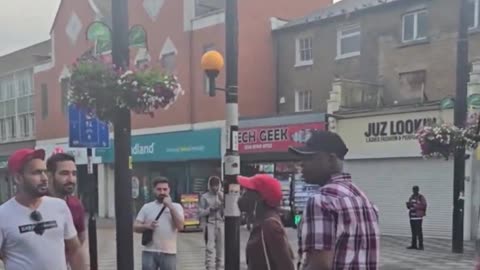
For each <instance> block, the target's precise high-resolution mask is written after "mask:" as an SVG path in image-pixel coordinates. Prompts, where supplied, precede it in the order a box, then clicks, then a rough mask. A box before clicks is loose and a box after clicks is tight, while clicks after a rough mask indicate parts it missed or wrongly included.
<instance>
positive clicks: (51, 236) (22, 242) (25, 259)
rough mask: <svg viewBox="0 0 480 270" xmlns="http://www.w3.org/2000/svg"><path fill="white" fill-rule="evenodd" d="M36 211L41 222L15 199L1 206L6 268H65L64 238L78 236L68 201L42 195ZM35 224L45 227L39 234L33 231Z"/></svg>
mask: <svg viewBox="0 0 480 270" xmlns="http://www.w3.org/2000/svg"><path fill="white" fill-rule="evenodd" d="M37 211H38V212H39V213H40V214H41V216H42V220H41V221H40V222H36V221H33V220H32V219H31V218H30V215H31V213H32V212H33V210H31V209H29V208H28V207H25V206H23V205H21V204H19V203H18V202H17V200H16V199H15V198H12V199H10V200H9V201H7V202H6V203H4V204H3V205H0V253H1V254H2V255H3V261H4V263H5V268H6V270H25V269H35V270H67V260H66V257H65V240H70V239H73V238H74V237H76V236H77V231H76V230H75V226H74V225H73V218H72V214H71V213H70V210H69V209H68V206H67V204H66V203H65V201H63V200H61V199H57V198H52V197H47V196H45V197H43V198H42V201H41V203H40V205H39V207H38V209H37ZM38 223H40V224H42V226H43V228H44V232H43V234H41V235H39V234H37V233H35V231H34V229H35V226H36V225H37V224H38Z"/></svg>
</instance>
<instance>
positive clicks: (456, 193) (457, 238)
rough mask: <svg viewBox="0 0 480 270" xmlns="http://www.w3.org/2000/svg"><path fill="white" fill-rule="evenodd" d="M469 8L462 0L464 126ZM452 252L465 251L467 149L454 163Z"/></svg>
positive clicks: (457, 112)
mask: <svg viewBox="0 0 480 270" xmlns="http://www.w3.org/2000/svg"><path fill="white" fill-rule="evenodd" d="M467 13H468V10H467V0H460V12H459V23H458V40H457V85H456V95H455V104H454V125H455V126H457V127H464V125H465V122H466V118H467V82H468V72H469V70H468V14H467ZM453 167H454V168H453V216H452V219H453V222H452V252H454V253H463V218H464V212H463V211H464V199H463V196H461V195H462V194H463V193H464V192H465V149H463V148H461V149H457V151H455V159H454V165H453Z"/></svg>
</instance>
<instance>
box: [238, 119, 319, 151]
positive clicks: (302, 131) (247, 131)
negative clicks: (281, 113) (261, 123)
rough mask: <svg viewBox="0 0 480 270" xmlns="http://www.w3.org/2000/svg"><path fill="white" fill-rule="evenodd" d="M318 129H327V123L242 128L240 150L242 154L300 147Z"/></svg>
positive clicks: (239, 137) (239, 141)
mask: <svg viewBox="0 0 480 270" xmlns="http://www.w3.org/2000/svg"><path fill="white" fill-rule="evenodd" d="M316 130H325V123H324V122H317V123H307V124H295V125H282V126H270V127H255V128H244V129H240V132H239V134H238V143H239V151H240V153H241V154H250V153H265V152H287V151H288V148H289V147H290V146H293V147H298V146H302V145H303V144H305V142H306V141H307V140H308V139H309V138H310V136H311V133H312V132H313V131H316Z"/></svg>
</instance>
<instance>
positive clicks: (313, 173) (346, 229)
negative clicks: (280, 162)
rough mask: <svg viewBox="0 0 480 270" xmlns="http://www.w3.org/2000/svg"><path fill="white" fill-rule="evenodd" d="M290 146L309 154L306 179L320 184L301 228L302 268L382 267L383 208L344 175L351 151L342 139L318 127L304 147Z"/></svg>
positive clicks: (365, 269)
mask: <svg viewBox="0 0 480 270" xmlns="http://www.w3.org/2000/svg"><path fill="white" fill-rule="evenodd" d="M290 150H291V151H292V152H294V153H295V154H297V155H301V156H303V157H304V161H303V176H304V178H305V181H306V182H307V183H310V184H317V185H319V186H320V188H319V190H318V192H317V193H316V194H315V195H314V196H312V197H311V198H309V200H308V202H307V205H306V207H305V211H304V214H303V220H302V222H301V226H300V228H299V230H300V247H299V248H300V251H301V252H302V255H303V257H304V265H303V267H304V268H303V269H304V270H343V269H345V270H346V269H348V270H350V269H352V270H376V269H378V268H379V266H378V260H379V248H380V230H379V227H378V210H377V208H376V206H375V205H373V204H372V203H371V202H370V201H369V199H368V198H367V196H366V195H365V193H363V192H362V191H361V190H360V189H359V188H358V187H357V186H356V185H355V184H353V182H352V179H351V176H350V175H349V174H347V173H343V160H344V157H345V155H346V154H347V152H348V149H347V147H346V145H345V143H344V142H343V140H342V139H341V138H340V136H338V135H337V134H335V133H332V132H326V131H319V132H314V133H312V136H311V137H310V139H309V140H308V141H307V143H306V145H305V147H302V148H290Z"/></svg>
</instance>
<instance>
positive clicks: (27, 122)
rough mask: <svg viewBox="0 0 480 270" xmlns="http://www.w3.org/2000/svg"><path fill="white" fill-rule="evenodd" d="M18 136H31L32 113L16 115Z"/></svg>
mask: <svg viewBox="0 0 480 270" xmlns="http://www.w3.org/2000/svg"><path fill="white" fill-rule="evenodd" d="M18 120H19V127H20V136H21V137H24V138H28V137H30V136H32V124H33V114H24V115H20V116H19V117H18Z"/></svg>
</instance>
